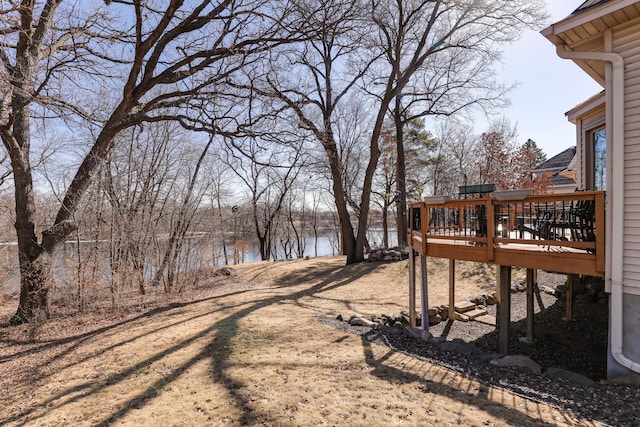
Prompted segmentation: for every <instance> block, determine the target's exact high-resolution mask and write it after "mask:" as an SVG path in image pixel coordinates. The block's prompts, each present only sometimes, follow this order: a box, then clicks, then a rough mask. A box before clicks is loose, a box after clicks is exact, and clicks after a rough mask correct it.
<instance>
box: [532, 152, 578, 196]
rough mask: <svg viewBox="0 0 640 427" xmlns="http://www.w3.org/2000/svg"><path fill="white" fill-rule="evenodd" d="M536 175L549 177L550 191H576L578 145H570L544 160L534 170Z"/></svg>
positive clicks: (554, 192)
mask: <svg viewBox="0 0 640 427" xmlns="http://www.w3.org/2000/svg"><path fill="white" fill-rule="evenodd" d="M532 172H533V173H534V174H535V175H547V176H548V177H549V187H548V189H547V190H548V192H549V193H553V194H557V193H571V192H572V191H576V188H577V184H576V147H570V148H567V149H566V150H564V151H563V152H561V153H559V154H556V155H555V156H553V157H551V158H550V159H548V160H546V161H544V162H542V163H541V164H540V165H538V167H537V168H535V169H534V170H533V171H532Z"/></svg>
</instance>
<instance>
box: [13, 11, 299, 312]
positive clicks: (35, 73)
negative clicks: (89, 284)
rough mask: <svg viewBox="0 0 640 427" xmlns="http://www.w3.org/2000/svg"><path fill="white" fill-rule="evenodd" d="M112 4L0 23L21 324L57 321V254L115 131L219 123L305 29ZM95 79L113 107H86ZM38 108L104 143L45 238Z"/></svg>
mask: <svg viewBox="0 0 640 427" xmlns="http://www.w3.org/2000/svg"><path fill="white" fill-rule="evenodd" d="M107 3H108V4H109V6H105V7H102V8H99V7H96V5H95V3H93V2H91V3H90V4H89V3H87V5H86V7H85V5H84V4H82V5H81V4H80V3H79V2H74V1H67V0H43V1H29V2H21V3H20V4H18V3H17V2H15V3H14V2H11V3H10V5H11V7H10V8H9V9H8V10H4V11H3V13H2V16H0V20H1V21H0V25H1V26H2V27H1V29H0V32H1V33H2V34H3V40H2V42H0V64H1V67H0V74H1V75H2V85H3V86H4V88H3V90H2V98H1V99H0V137H1V138H2V142H3V144H4V146H5V149H6V150H7V152H8V153H9V157H10V159H11V164H12V172H13V179H14V183H15V199H16V207H15V210H16V218H17V219H16V235H17V240H18V251H19V262H20V272H21V295H20V302H19V306H18V310H17V312H16V315H15V316H14V317H13V319H12V322H13V323H22V322H27V321H29V320H30V319H33V318H35V317H48V316H49V310H48V302H49V289H50V283H51V280H52V274H51V267H52V260H51V257H52V255H53V253H54V251H55V250H56V248H57V247H58V246H59V245H60V244H61V243H62V242H63V241H64V239H65V238H66V237H67V236H68V235H69V233H71V232H72V231H73V230H74V229H75V228H76V224H75V223H74V219H73V216H74V213H75V212H76V211H77V209H78V206H79V205H80V202H81V199H82V197H83V195H84V194H85V192H86V190H87V188H88V187H89V184H90V183H91V182H92V179H93V177H94V176H95V175H96V172H97V169H98V167H99V166H100V164H101V163H102V162H103V160H104V159H105V157H106V156H107V154H108V153H109V151H110V150H111V149H112V147H113V143H114V140H115V138H116V136H117V135H118V134H119V133H120V132H122V131H123V130H125V129H127V128H130V127H132V126H135V125H138V124H140V123H143V122H153V121H165V120H175V121H179V122H180V123H181V124H183V125H185V126H192V127H198V126H199V125H198V123H199V122H198V121H195V122H194V121H193V120H190V118H192V117H193V115H194V114H196V115H197V114H199V111H202V110H203V109H204V108H207V109H208V112H209V116H215V117H217V115H216V113H215V110H216V107H217V106H218V105H219V104H221V103H224V99H225V98H224V97H223V96H222V94H221V91H222V90H223V87H224V86H225V85H226V82H227V81H228V80H230V79H232V78H233V77H234V75H235V74H236V73H237V72H238V71H239V70H241V69H242V68H243V67H246V66H248V65H250V64H251V63H252V61H253V60H255V59H256V57H257V56H258V55H259V54H262V53H264V52H265V51H268V50H269V49H271V48H273V47H274V46H278V45H282V44H284V43H289V42H291V41H292V40H293V39H297V38H298V37H299V35H300V32H299V28H300V26H301V25H303V24H306V23H303V22H302V21H300V20H299V19H298V18H299V14H298V13H297V11H296V9H292V8H291V4H289V3H288V2H282V1H259V0H255V1H254V0H223V1H221V2H215V3H214V2H210V1H208V0H199V1H193V2H184V1H183V0H169V1H166V2H154V1H142V0H133V1H125V0H113V1H110V2H107ZM156 3H157V4H156ZM67 4H68V8H67V9H66V10H65V9H63V7H64V6H65V5H67ZM87 8H88V10H87ZM91 11H93V13H92V12H91ZM118 16H120V17H126V18H121V19H119V18H118ZM123 28H124V30H123ZM120 76H123V78H121V77H120ZM95 83H97V84H98V85H103V86H104V87H107V88H110V90H111V92H112V93H115V94H118V93H119V95H118V96H117V99H115V100H114V102H113V103H112V104H108V103H107V105H105V103H104V102H103V103H102V104H101V105H100V106H99V108H96V109H95V110H94V111H93V112H89V111H86V110H85V109H84V108H83V106H84V105H86V102H85V100H86V99H88V98H91V95H92V90H94V89H95V87H96V86H95ZM93 93H95V92H93ZM213 99H218V102H212V100H213ZM37 108H39V109H40V111H41V112H42V113H43V114H47V115H54V116H58V117H80V118H82V119H83V120H90V121H91V122H92V123H94V125H95V127H96V132H95V135H96V137H95V139H94V141H93V142H92V143H91V144H90V147H88V150H87V151H86V153H85V157H84V159H83V161H82V162H81V164H80V166H79V167H78V169H77V172H76V174H75V176H74V177H73V179H72V181H71V182H70V184H69V186H68V187H67V189H66V191H65V194H64V197H63V200H62V203H61V206H60V209H59V210H58V213H57V215H56V218H55V220H54V222H53V224H52V225H51V226H50V227H48V228H47V229H46V230H44V232H43V234H42V238H41V239H38V236H37V235H36V226H35V216H36V203H35V192H34V191H33V175H32V174H33V172H32V165H31V160H30V156H31V135H30V130H31V116H32V112H33V111H36V110H37ZM94 114H95V115H97V117H96V116H95V115H94ZM208 119H209V117H208ZM208 122H209V123H210V120H208ZM225 124H226V125H227V127H226V128H225V127H224V126H223V125H225ZM231 125H235V126H234V128H229V127H228V126H231ZM238 127H240V123H238V122H237V121H236V120H235V117H229V119H228V120H227V121H226V122H224V121H220V122H219V123H216V129H215V130H216V132H217V133H233V132H237V131H238Z"/></svg>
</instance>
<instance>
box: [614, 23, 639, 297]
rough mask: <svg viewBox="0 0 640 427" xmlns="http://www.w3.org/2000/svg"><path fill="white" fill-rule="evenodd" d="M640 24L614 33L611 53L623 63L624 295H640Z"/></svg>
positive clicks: (628, 26) (616, 29) (621, 27)
mask: <svg viewBox="0 0 640 427" xmlns="http://www.w3.org/2000/svg"><path fill="white" fill-rule="evenodd" d="M638 34H640V20H637V19H636V20H634V21H632V22H630V23H628V24H625V25H623V26H620V27H618V28H614V29H613V34H612V36H613V37H612V41H613V51H614V52H616V53H619V54H620V55H622V57H623V58H624V61H625V132H624V140H625V147H624V151H625V165H624V175H625V184H624V185H625V193H624V194H625V204H624V210H625V222H624V228H625V230H624V267H623V268H624V276H623V277H624V284H625V292H627V293H632V294H636V295H640V202H639V201H640V38H639V37H638Z"/></svg>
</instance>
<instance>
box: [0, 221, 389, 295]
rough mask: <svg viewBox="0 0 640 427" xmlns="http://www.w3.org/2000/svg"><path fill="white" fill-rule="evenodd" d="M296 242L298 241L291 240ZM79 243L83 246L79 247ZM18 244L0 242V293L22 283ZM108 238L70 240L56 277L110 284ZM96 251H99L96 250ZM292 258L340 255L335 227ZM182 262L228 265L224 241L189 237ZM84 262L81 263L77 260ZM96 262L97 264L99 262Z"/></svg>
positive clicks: (191, 266)
mask: <svg viewBox="0 0 640 427" xmlns="http://www.w3.org/2000/svg"><path fill="white" fill-rule="evenodd" d="M368 240H369V244H370V245H371V247H372V248H375V247H379V246H381V244H382V241H383V239H382V229H381V228H372V229H370V230H369V232H368ZM243 242H245V244H244V245H241V246H244V251H241V252H240V253H239V254H238V259H237V262H238V263H248V262H255V261H260V260H261V257H260V248H259V245H258V242H257V241H255V240H254V241H252V240H243ZM389 242H390V245H391V246H394V245H396V244H397V236H396V231H395V229H392V230H390V231H389ZM225 243H226V249H227V258H228V259H227V262H228V264H234V254H233V246H234V239H233V238H231V239H227V241H226V242H225ZM283 243H284V242H282V241H277V242H274V245H275V255H274V256H272V259H285V258H286V256H285V251H284V250H283V247H282V246H283ZM290 243H292V244H294V246H293V248H294V249H295V242H290ZM78 244H79V245H80V247H78ZM16 250H17V245H15V244H12V243H5V244H0V258H1V260H2V264H1V266H2V268H0V292H7V293H12V292H15V291H16V290H17V289H18V287H19V283H20V276H19V268H18V265H17V255H16ZM109 250H110V242H109V241H106V240H105V241H99V242H95V241H80V242H79V243H78V242H76V241H67V242H66V243H65V244H64V245H63V247H62V249H61V250H60V251H59V252H58V254H57V257H56V262H55V266H54V277H55V279H56V283H57V284H59V285H68V284H71V283H73V282H74V281H76V282H77V280H78V278H80V280H83V279H82V278H86V279H85V280H90V279H89V277H92V278H93V279H95V278H96V277H97V279H98V280H99V281H100V282H104V283H109V282H110V281H111V267H110V264H109V253H110V252H109ZM95 251H97V253H96V252H95ZM156 251H157V253H154V254H146V256H147V259H146V261H145V263H146V266H145V269H144V270H145V272H144V275H145V278H146V279H148V280H150V279H151V278H152V277H153V275H154V274H155V271H156V268H157V266H158V265H160V260H161V255H162V254H163V252H164V251H163V249H162V248H159V249H156ZM290 252H291V257H292V258H301V257H305V256H310V257H320V256H334V255H338V254H339V245H338V234H337V232H336V231H335V230H326V231H325V232H324V233H323V234H322V235H319V236H318V238H317V240H316V238H315V237H314V236H312V235H308V236H306V237H305V239H304V252H303V253H302V254H298V253H296V251H295V250H292V251H290ZM181 255H182V256H181V261H180V270H181V271H193V270H197V269H199V268H206V267H214V266H222V265H225V258H224V250H223V246H222V243H221V242H219V241H213V239H212V238H211V237H210V236H207V235H201V236H194V237H192V238H189V239H187V244H185V245H184V247H183V250H182V254H181ZM79 259H80V260H81V261H82V263H79V262H78V260H79ZM96 263H97V264H96Z"/></svg>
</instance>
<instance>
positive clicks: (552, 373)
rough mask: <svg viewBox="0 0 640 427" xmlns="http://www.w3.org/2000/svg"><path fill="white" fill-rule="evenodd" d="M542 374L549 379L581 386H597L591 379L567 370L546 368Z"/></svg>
mask: <svg viewBox="0 0 640 427" xmlns="http://www.w3.org/2000/svg"><path fill="white" fill-rule="evenodd" d="M544 374H545V376H547V377H549V378H551V379H563V380H567V381H570V382H572V383H574V384H579V385H582V386H587V387H596V386H597V385H598V383H596V382H595V381H593V380H592V379H591V378H589V377H586V376H584V375H582V374H578V373H577V372H572V371H569V370H567V369H562V368H553V367H551V368H548V369H547V370H546V371H545V372H544Z"/></svg>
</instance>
